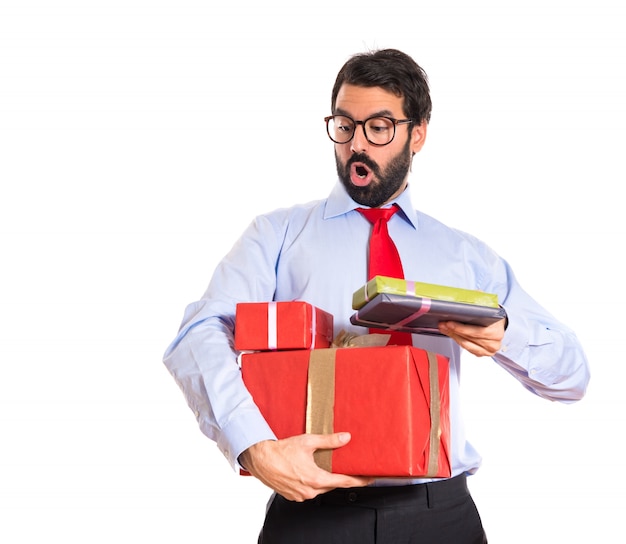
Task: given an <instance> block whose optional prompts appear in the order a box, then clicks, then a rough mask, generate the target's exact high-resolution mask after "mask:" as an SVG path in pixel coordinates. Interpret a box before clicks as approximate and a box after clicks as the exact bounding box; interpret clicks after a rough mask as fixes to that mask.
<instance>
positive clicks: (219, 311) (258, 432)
mask: <svg viewBox="0 0 626 544" xmlns="http://www.w3.org/2000/svg"><path fill="white" fill-rule="evenodd" d="M395 202H396V203H397V204H398V205H399V206H400V208H401V210H402V212H401V213H397V214H395V215H394V216H393V218H392V219H391V220H390V222H389V232H390V235H391V237H392V238H393V240H394V242H395V243H396V245H397V247H398V251H399V253H400V256H401V259H402V263H403V267H404V275H405V277H406V278H407V279H410V280H413V281H420V282H426V283H436V284H441V285H449V286H453V287H459V288H464V289H476V290H481V291H486V292H489V293H495V294H497V295H498V300H499V302H500V304H501V305H502V306H503V307H504V308H505V310H506V312H507V316H508V320H509V323H508V327H507V329H506V332H505V335H504V339H503V342H502V347H501V349H500V351H499V352H498V353H497V354H496V355H495V356H494V357H493V360H495V362H496V363H498V364H499V365H501V366H502V367H503V368H505V369H506V370H507V371H508V372H509V373H510V374H511V375H512V376H513V377H514V378H516V379H517V380H519V381H520V382H521V383H522V384H523V385H524V387H526V388H527V389H529V390H530V391H532V392H533V393H535V394H537V395H539V396H541V397H544V398H546V399H550V400H556V401H561V402H573V401H576V400H578V399H580V398H581V397H582V396H583V395H584V393H585V390H586V387H587V383H588V380H589V369H588V362H587V359H586V357H585V354H584V352H583V349H582V348H581V346H580V344H579V342H578V340H577V338H576V336H575V334H574V333H573V331H571V330H570V329H569V328H567V327H566V326H565V325H563V324H562V323H560V322H558V321H557V320H556V319H555V318H554V317H553V316H552V315H551V314H550V313H548V312H547V311H546V310H545V309H544V308H542V307H541V306H540V305H539V304H538V303H537V302H536V301H534V300H533V299H532V298H531V297H530V296H529V295H528V294H527V293H526V292H525V291H524V290H523V289H522V288H521V287H520V285H519V284H518V283H517V281H516V279H515V277H514V275H513V272H512V270H511V268H510V267H509V265H508V264H507V263H506V261H504V260H503V259H502V258H500V257H499V256H498V255H497V254H496V253H494V251H492V250H491V249H490V248H489V247H488V246H487V245H485V244H484V243H483V242H481V241H480V240H478V239H476V238H474V237H473V236H471V235H469V234H466V233H464V232H461V231H458V230H455V229H452V228H450V227H447V226H445V225H443V224H442V223H440V222H439V221H437V220H435V219H433V218H432V217H429V216H428V215H425V214H423V213H420V212H419V211H416V210H415V209H414V208H413V206H412V204H411V197H410V190H409V188H407V189H406V190H405V191H404V192H403V193H402V194H401V195H400V196H399V197H398V198H397V199H396V201H395ZM356 207H358V204H356V203H355V202H354V201H353V200H352V199H351V198H350V197H349V196H348V194H347V193H346V191H345V189H344V188H343V186H342V185H341V183H339V182H337V184H336V185H335V187H334V189H333V190H332V192H331V194H330V196H329V197H328V198H327V199H325V200H319V201H314V202H310V203H308V204H303V205H298V206H294V207H292V208H288V209H279V210H275V211H273V212H271V213H267V214H265V215H260V216H259V217H257V218H256V219H254V221H253V222H252V223H251V225H250V226H249V227H248V228H247V229H246V231H245V232H244V233H243V235H242V236H241V238H240V239H239V240H238V241H237V243H236V244H235V245H234V247H233V248H232V250H231V251H230V252H229V253H228V255H227V256H226V257H225V258H224V259H223V260H222V262H221V263H220V264H219V265H218V266H217V268H216V270H215V272H214V275H213V277H212V279H211V281H210V283H209V286H208V288H207V290H206V292H205V294H204V296H203V297H202V298H201V300H199V301H197V302H193V303H191V304H190V305H189V306H188V307H187V308H186V310H185V313H184V317H183V321H182V324H181V327H180V330H179V333H178V335H177V336H176V338H175V339H174V341H173V342H172V343H171V345H170V346H169V347H168V349H167V350H166V352H165V356H164V363H165V365H166V366H167V368H168V370H169V371H170V373H171V374H172V376H173V377H174V379H175V380H176V382H177V383H178V385H179V386H180V387H181V389H182V391H183V393H184V395H185V397H186V399H187V402H188V404H189V406H190V408H191V409H192V410H193V412H194V413H195V416H196V418H197V420H198V424H199V426H200V429H201V430H202V432H203V433H204V434H205V435H206V436H208V437H209V438H210V439H211V440H213V441H215V442H216V443H217V445H218V447H219V448H220V450H221V451H222V452H223V454H224V455H225V456H226V458H227V459H228V460H229V462H230V463H231V465H232V466H233V468H234V469H238V468H239V465H238V463H237V458H238V456H239V455H240V454H241V453H242V452H243V451H244V450H245V449H246V448H248V447H249V446H251V445H253V444H255V443H256V442H259V441H261V440H265V439H274V438H275V436H274V434H273V433H272V431H271V429H270V428H269V426H268V425H267V423H266V422H265V420H264V419H263V417H262V416H261V414H260V413H259V411H258V409H257V408H256V406H255V404H254V402H253V401H252V398H251V397H250V394H249V393H248V391H247V389H246V388H245V386H244V384H243V382H242V379H241V373H240V368H239V365H238V360H237V356H238V353H236V352H235V351H234V348H233V334H234V333H233V330H234V325H235V309H236V304H237V303H238V302H255V301H272V300H274V301H290V300H302V301H306V302H309V303H311V304H313V305H314V306H317V307H319V308H321V309H323V310H326V311H327V312H330V313H331V314H332V315H333V317H334V326H335V334H337V333H338V332H339V331H340V330H342V329H343V330H346V331H348V332H353V333H356V334H366V333H367V332H368V331H367V329H365V328H363V327H358V326H354V325H352V324H351V323H350V320H349V318H350V315H351V314H352V313H353V312H354V310H353V309H352V294H353V292H354V291H356V290H357V289H359V288H360V287H361V286H362V285H363V284H364V283H365V282H366V281H367V247H368V240H369V235H370V230H371V225H370V224H369V222H368V221H367V220H366V219H365V218H364V217H363V216H361V215H360V214H359V213H358V212H357V211H355V208H356ZM413 344H414V345H415V346H417V347H421V348H424V349H428V350H431V351H435V352H437V353H441V354H443V355H445V356H447V357H448V358H449V359H450V426H451V450H452V451H451V453H452V475H453V476H456V475H458V474H460V473H462V472H466V473H473V472H475V471H476V470H477V469H478V467H479V466H480V463H481V458H480V455H479V454H478V452H477V451H476V450H475V449H474V448H473V447H472V445H471V444H470V442H469V441H468V440H467V438H466V436H465V430H464V427H463V420H462V416H461V411H460V406H459V385H460V383H459V381H460V380H459V377H460V373H459V370H460V362H461V352H460V348H459V346H458V345H457V344H456V343H455V342H454V341H452V340H450V339H449V338H447V337H438V336H426V335H413ZM345 430H349V429H345ZM420 481H424V480H395V479H394V480H388V481H387V480H384V479H380V480H378V481H377V484H378V485H386V484H393V485H397V484H400V483H411V482H420Z"/></svg>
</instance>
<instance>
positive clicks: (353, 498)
mask: <svg viewBox="0 0 626 544" xmlns="http://www.w3.org/2000/svg"><path fill="white" fill-rule="evenodd" d="M357 498H358V495H357V494H356V493H355V492H354V491H350V493H348V502H356V500H357Z"/></svg>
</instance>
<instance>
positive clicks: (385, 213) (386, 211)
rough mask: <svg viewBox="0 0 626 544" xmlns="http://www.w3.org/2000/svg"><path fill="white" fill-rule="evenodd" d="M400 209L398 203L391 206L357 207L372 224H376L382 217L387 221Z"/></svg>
mask: <svg viewBox="0 0 626 544" xmlns="http://www.w3.org/2000/svg"><path fill="white" fill-rule="evenodd" d="M399 209H400V208H398V205H397V204H394V205H393V206H391V207H390V208H357V209H356V211H357V212H359V213H360V214H361V215H362V216H363V217H365V219H367V220H368V221H369V222H370V223H371V224H372V225H375V224H376V222H377V221H379V220H381V219H382V220H383V221H384V222H385V223H386V222H387V221H389V219H391V216H392V215H393V214H394V213H396V212H397V211H398V210H399Z"/></svg>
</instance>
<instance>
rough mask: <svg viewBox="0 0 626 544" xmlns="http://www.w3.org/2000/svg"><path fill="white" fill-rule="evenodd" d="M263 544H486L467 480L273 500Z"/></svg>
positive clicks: (457, 479)
mask: <svg viewBox="0 0 626 544" xmlns="http://www.w3.org/2000/svg"><path fill="white" fill-rule="evenodd" d="M258 542H259V544H374V543H375V544H486V543H487V537H486V536H485V532H484V530H483V526H482V522H481V520H480V516H479V514H478V510H477V509H476V505H475V504H474V500H473V499H472V497H471V495H470V492H469V490H468V488H467V481H466V477H465V475H461V476H456V477H455V478H451V479H449V480H442V481H439V482H433V483H427V484H418V485H409V486H400V487H363V488H361V487H356V488H350V489H335V490H334V491H331V492H329V493H326V494H324V495H320V496H318V497H316V498H315V499H311V500H309V501H305V502H292V501H288V500H286V499H285V498H284V497H281V496H280V495H275V496H274V497H273V499H272V501H271V503H270V505H269V506H268V510H267V515H266V517H265V523H264V525H263V528H262V530H261V533H260V535H259V541H258Z"/></svg>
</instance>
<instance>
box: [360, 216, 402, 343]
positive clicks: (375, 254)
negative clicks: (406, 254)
mask: <svg viewBox="0 0 626 544" xmlns="http://www.w3.org/2000/svg"><path fill="white" fill-rule="evenodd" d="M399 209H400V208H398V206H397V205H396V204H394V205H393V206H392V207H391V208H357V209H356V211H357V212H359V213H360V214H361V215H362V216H363V217H365V218H366V219H367V220H368V221H369V222H370V223H371V224H372V225H373V228H372V234H371V236H370V244H369V267H368V279H370V280H371V279H372V278H373V277H374V276H387V277H391V278H404V271H403V270H402V261H401V260H400V255H399V254H398V249H397V248H396V244H394V243H393V240H392V239H391V237H390V236H389V231H388V230H387V222H388V221H389V219H391V216H392V215H393V214H394V213H396V212H397V211H398V210H399ZM370 332H371V333H374V334H376V333H378V334H380V333H382V332H383V331H382V330H381V329H370ZM389 332H390V333H391V338H390V339H389V344H397V345H411V344H412V343H413V342H412V339H411V335H410V334H409V333H406V332H391V331H389Z"/></svg>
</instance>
